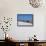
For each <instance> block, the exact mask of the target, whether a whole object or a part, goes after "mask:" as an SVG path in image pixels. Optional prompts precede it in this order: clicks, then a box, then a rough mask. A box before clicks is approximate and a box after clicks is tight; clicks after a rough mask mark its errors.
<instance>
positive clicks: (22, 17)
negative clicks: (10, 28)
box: [17, 14, 33, 21]
mask: <svg viewBox="0 0 46 46" xmlns="http://www.w3.org/2000/svg"><path fill="white" fill-rule="evenodd" d="M32 17H33V14H17V19H18V20H25V21H27V20H32Z"/></svg>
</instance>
